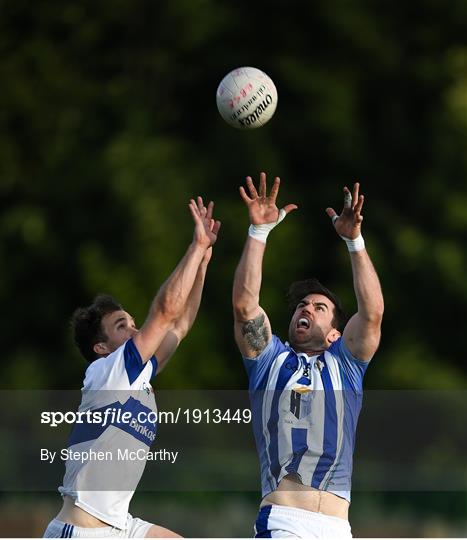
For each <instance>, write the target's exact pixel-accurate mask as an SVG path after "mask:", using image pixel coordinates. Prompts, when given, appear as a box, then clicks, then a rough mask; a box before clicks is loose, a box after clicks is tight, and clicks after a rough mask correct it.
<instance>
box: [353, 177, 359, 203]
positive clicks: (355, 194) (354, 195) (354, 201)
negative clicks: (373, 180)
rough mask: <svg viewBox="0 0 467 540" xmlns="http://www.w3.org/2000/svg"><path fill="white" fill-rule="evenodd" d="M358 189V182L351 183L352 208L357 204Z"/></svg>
mask: <svg viewBox="0 0 467 540" xmlns="http://www.w3.org/2000/svg"><path fill="white" fill-rule="evenodd" d="M359 189H360V184H359V183H358V182H355V184H354V185H353V193H352V208H355V206H356V205H357V204H358V201H359V198H358V191H359Z"/></svg>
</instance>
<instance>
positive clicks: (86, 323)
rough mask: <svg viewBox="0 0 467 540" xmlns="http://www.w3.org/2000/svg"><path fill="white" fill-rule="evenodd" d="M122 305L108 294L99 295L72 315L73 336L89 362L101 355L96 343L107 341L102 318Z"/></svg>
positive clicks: (119, 308) (118, 309)
mask: <svg viewBox="0 0 467 540" xmlns="http://www.w3.org/2000/svg"><path fill="white" fill-rule="evenodd" d="M121 309H123V308H122V306H121V305H120V304H119V303H118V302H117V301H116V300H114V299H113V298H112V297H111V296H109V295H108V294H99V295H97V296H96V297H95V298H94V300H93V302H92V304H91V305H90V306H87V307H84V308H78V309H77V310H76V311H75V312H74V313H73V316H72V317H71V327H72V329H73V338H74V340H75V343H76V345H77V347H78V349H79V350H80V352H81V354H82V355H83V356H84V358H86V360H87V361H88V362H93V361H94V360H96V358H98V357H99V355H98V354H97V353H96V352H95V351H94V345H95V344H96V343H99V342H100V341H106V340H107V336H106V334H105V332H104V330H103V329H102V325H101V322H102V319H103V318H104V317H105V316H106V315H108V314H109V313H113V312H114V311H120V310H121Z"/></svg>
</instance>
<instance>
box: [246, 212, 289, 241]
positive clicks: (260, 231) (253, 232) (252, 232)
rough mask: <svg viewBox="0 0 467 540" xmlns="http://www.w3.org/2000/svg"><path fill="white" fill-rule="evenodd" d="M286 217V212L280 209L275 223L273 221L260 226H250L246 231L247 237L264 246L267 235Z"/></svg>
mask: <svg viewBox="0 0 467 540" xmlns="http://www.w3.org/2000/svg"><path fill="white" fill-rule="evenodd" d="M286 215H287V213H286V211H285V210H284V209H283V208H281V209H280V210H279V217H278V218H277V221H273V222H271V223H262V224H261V225H250V228H249V229H248V236H251V237H252V238H254V239H255V240H258V241H259V242H262V243H263V244H265V243H266V240H267V237H268V234H269V233H270V232H271V231H272V230H273V229H274V227H275V226H276V225H279V223H280V222H281V221H282V220H283V219H284V218H285V216H286Z"/></svg>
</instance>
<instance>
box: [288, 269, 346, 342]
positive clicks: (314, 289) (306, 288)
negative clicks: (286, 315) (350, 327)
mask: <svg viewBox="0 0 467 540" xmlns="http://www.w3.org/2000/svg"><path fill="white" fill-rule="evenodd" d="M309 294H322V295H323V296H326V298H329V300H331V302H332V303H333V304H334V316H333V318H332V321H331V324H332V326H333V327H334V328H336V329H337V330H339V332H343V330H344V327H345V325H346V323H347V317H346V315H345V313H344V310H343V309H342V305H341V302H340V300H339V298H338V297H337V296H336V295H335V294H334V293H333V292H331V291H330V290H329V289H328V288H327V287H325V286H324V285H323V284H322V283H320V282H319V281H318V280H317V279H316V278H310V279H304V280H302V281H295V282H294V283H292V285H290V287H289V290H288V292H287V301H288V303H289V309H290V310H291V311H292V313H293V312H294V311H295V309H296V307H297V305H298V304H299V303H300V302H301V301H302V300H303V299H304V298H305V296H308V295H309Z"/></svg>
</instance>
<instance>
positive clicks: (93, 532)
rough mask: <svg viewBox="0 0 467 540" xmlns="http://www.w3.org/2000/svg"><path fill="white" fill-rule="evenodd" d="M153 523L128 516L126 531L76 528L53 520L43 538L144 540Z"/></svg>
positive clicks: (106, 528)
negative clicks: (131, 539) (126, 539)
mask: <svg viewBox="0 0 467 540" xmlns="http://www.w3.org/2000/svg"><path fill="white" fill-rule="evenodd" d="M151 527H152V523H148V522H147V521H143V520H142V519H139V518H134V517H132V516H131V514H128V518H127V521H126V527H125V529H117V528H116V527H110V526H109V527H96V528H95V529H91V528H88V527H76V526H75V525H71V524H70V523H64V522H63V521H59V520H58V519H53V520H52V521H51V522H50V523H49V525H48V527H47V529H46V530H45V533H44V536H43V538H144V537H145V536H146V533H147V532H148V531H149V529H150V528H151Z"/></svg>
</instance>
